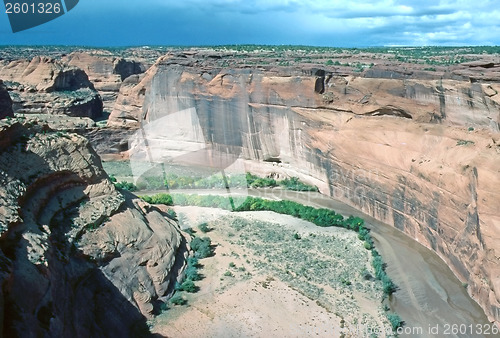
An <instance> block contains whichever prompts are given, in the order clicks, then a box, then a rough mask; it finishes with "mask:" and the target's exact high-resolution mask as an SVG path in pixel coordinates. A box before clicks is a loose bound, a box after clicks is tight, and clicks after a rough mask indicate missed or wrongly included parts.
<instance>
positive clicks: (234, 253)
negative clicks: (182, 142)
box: [151, 207, 390, 337]
mask: <svg viewBox="0 0 500 338" xmlns="http://www.w3.org/2000/svg"><path fill="white" fill-rule="evenodd" d="M175 210H176V212H177V214H178V218H179V220H180V222H181V226H182V227H183V228H184V229H185V228H189V227H192V228H194V229H196V231H197V232H196V235H197V236H202V237H203V236H208V237H210V238H211V240H212V243H213V244H215V245H217V247H216V249H215V255H214V256H212V257H209V258H205V259H202V260H200V263H201V264H203V268H202V269H201V273H202V274H203V275H204V276H205V278H204V279H203V280H201V281H198V282H196V285H197V286H198V287H199V288H200V290H199V291H198V292H197V293H194V294H190V293H185V292H182V296H183V297H185V298H186V299H187V301H188V303H187V305H182V306H178V305H170V308H169V309H168V310H167V311H165V312H164V313H162V314H161V315H160V316H158V317H157V318H156V319H155V320H154V322H152V323H151V325H152V326H153V329H152V331H153V332H154V333H159V334H162V335H165V336H168V337H269V336H277V337H303V336H317V337H332V336H333V337H339V336H341V333H344V334H345V337H359V336H370V332H371V331H372V330H373V332H376V336H379V337H381V336H384V334H383V333H384V331H385V330H388V328H389V327H390V324H389V323H388V321H387V319H386V318H385V314H384V310H383V308H382V305H381V299H382V289H381V284H380V282H378V281H376V280H374V279H373V278H370V276H371V275H373V271H372V268H371V264H370V261H371V256H370V252H369V251H368V250H366V249H365V248H364V247H363V243H362V242H361V241H359V240H358V239H357V234H356V233H354V232H351V231H348V230H345V229H341V228H321V227H317V226H315V225H314V224H312V223H309V222H306V221H303V220H300V219H297V218H294V217H291V216H287V215H280V214H276V213H273V212H267V211H259V212H242V213H230V212H227V211H224V210H220V209H212V208H200V207H175ZM203 222H206V223H208V225H209V227H210V228H211V229H212V230H211V231H209V232H208V233H206V234H203V233H202V232H201V231H200V230H198V228H197V226H198V225H199V224H200V223H203ZM380 331H382V332H380Z"/></svg>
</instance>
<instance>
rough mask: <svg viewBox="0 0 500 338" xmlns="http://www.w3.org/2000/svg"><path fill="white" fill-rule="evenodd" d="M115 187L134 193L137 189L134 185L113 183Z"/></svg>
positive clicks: (123, 182) (124, 182) (122, 182)
mask: <svg viewBox="0 0 500 338" xmlns="http://www.w3.org/2000/svg"><path fill="white" fill-rule="evenodd" d="M115 187H117V188H118V189H123V190H128V191H136V190H137V187H136V186H135V184H134V183H131V182H126V181H121V182H119V183H115Z"/></svg>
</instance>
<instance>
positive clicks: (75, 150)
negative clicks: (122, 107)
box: [0, 118, 186, 337]
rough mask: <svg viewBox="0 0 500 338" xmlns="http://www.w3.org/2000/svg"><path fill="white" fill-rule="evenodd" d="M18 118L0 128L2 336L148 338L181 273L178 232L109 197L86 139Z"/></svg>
mask: <svg viewBox="0 0 500 338" xmlns="http://www.w3.org/2000/svg"><path fill="white" fill-rule="evenodd" d="M17 120H20V121H23V119H19V118H18V119H17ZM24 121H25V122H23V124H21V123H19V122H15V121H5V122H0V140H1V143H0V182H1V184H0V210H1V212H0V285H1V287H0V290H1V292H0V304H2V306H0V309H1V311H0V329H1V332H2V335H3V336H4V337H32V336H40V337H142V336H148V335H149V331H148V327H147V325H146V319H147V318H150V317H151V315H152V314H153V313H155V312H157V311H158V307H159V305H160V304H161V303H162V301H164V300H165V299H166V297H168V295H169V294H170V293H171V292H172V290H173V285H174V283H175V281H176V280H177V276H178V275H179V273H180V271H181V269H182V268H183V264H184V252H185V250H186V247H185V242H184V240H183V237H182V235H181V234H180V231H179V230H178V228H177V225H176V224H175V222H174V221H172V220H171V219H170V218H168V217H166V216H165V215H164V214H163V213H161V212H160V211H159V210H157V209H155V208H153V207H151V206H150V205H148V204H146V203H144V202H142V201H141V200H138V199H137V198H136V197H135V196H133V195H131V194H126V195H122V194H121V193H120V192H118V191H117V190H116V189H115V188H114V186H113V184H112V183H111V182H110V181H109V180H108V178H107V176H106V174H105V173H104V172H103V170H102V168H101V165H100V161H99V158H98V156H97V155H96V153H95V152H94V151H93V150H92V148H91V147H90V146H89V142H88V141H87V140H86V139H85V138H83V137H81V136H78V135H76V134H71V133H66V132H65V131H64V130H59V131H55V130H52V129H51V128H50V127H49V125H46V124H37V123H36V121H34V120H32V121H28V120H24Z"/></svg>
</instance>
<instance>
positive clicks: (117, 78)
mask: <svg viewBox="0 0 500 338" xmlns="http://www.w3.org/2000/svg"><path fill="white" fill-rule="evenodd" d="M62 61H63V62H65V63H67V64H68V65H70V66H75V67H78V68H80V69H83V70H84V71H85V72H86V73H87V74H88V76H89V79H90V81H91V82H92V83H93V84H94V86H95V88H96V90H97V91H98V92H99V94H100V95H101V97H102V100H103V104H104V109H105V110H107V111H109V112H111V110H112V108H113V106H114V103H115V101H116V98H117V95H118V92H119V90H120V87H121V85H122V82H123V81H124V80H125V79H126V78H128V77H129V76H131V75H134V74H140V73H143V72H144V71H145V66H144V65H143V64H142V63H140V62H137V61H134V60H126V59H124V58H120V57H113V56H106V55H97V54H93V53H89V52H85V53H83V52H74V53H71V54H70V55H68V56H66V57H65V58H63V60H62Z"/></svg>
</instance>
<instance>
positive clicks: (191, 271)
mask: <svg viewBox="0 0 500 338" xmlns="http://www.w3.org/2000/svg"><path fill="white" fill-rule="evenodd" d="M185 274H186V279H188V280H192V281H198V280H202V279H203V276H202V275H201V274H199V273H198V268H197V267H196V266H189V264H188V267H187V268H186V272H185Z"/></svg>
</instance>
